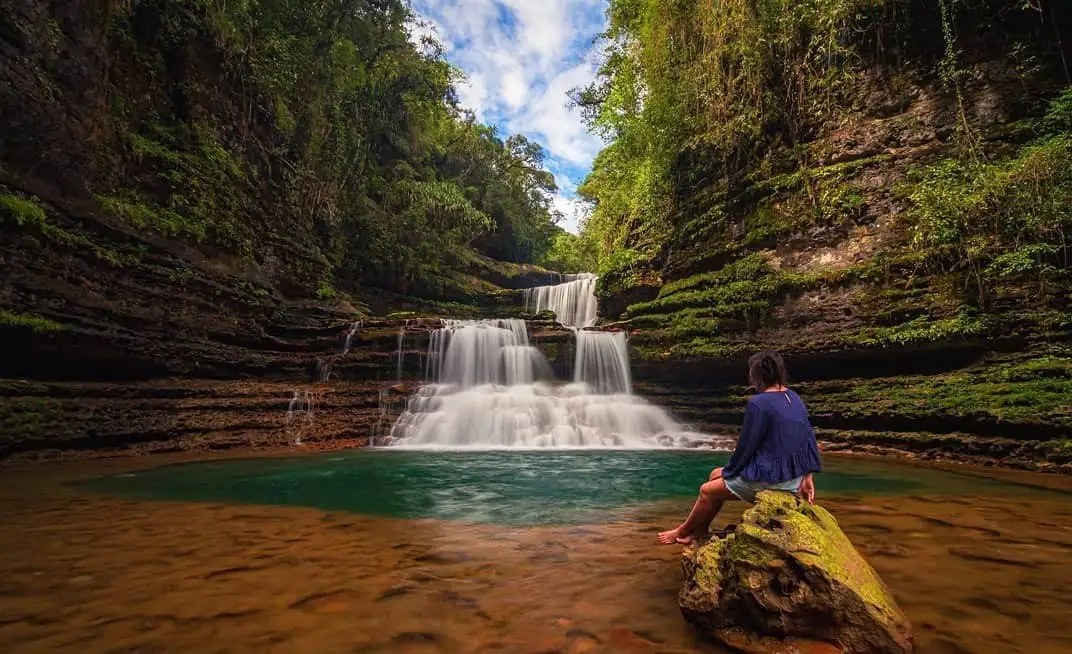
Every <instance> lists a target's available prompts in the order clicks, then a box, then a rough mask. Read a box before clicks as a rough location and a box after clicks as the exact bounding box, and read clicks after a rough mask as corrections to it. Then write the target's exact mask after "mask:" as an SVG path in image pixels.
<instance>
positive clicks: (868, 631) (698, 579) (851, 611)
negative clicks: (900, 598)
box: [679, 491, 912, 653]
mask: <svg viewBox="0 0 1072 654" xmlns="http://www.w3.org/2000/svg"><path fill="white" fill-rule="evenodd" d="M682 559H683V569H684V572H685V584H684V587H683V588H682V590H681V594H680V596H679V604H680V606H681V611H682V613H683V614H684V616H685V619H686V620H688V621H689V622H690V623H692V624H694V625H696V626H697V627H699V628H700V629H701V630H703V631H704V632H705V633H708V634H709V635H712V636H714V637H715V638H718V639H720V640H722V641H723V642H727V644H730V645H731V646H737V645H735V644H734V643H735V642H739V641H740V637H741V633H742V631H743V632H745V633H748V634H754V635H755V636H756V637H757V639H759V640H763V639H770V638H774V639H788V640H793V641H796V640H801V639H802V640H805V641H820V642H825V643H830V644H834V645H837V646H838V647H840V648H841V649H842V650H843V651H847V652H897V653H899V652H909V651H911V649H912V646H911V635H910V627H909V624H908V621H907V619H906V618H905V616H904V614H903V613H902V612H901V610H900V609H899V608H898V606H897V603H896V602H895V601H894V599H893V596H892V594H891V593H890V591H889V589H888V588H886V586H885V584H884V583H883V582H882V580H881V579H880V578H879V576H878V574H877V573H876V572H875V571H874V569H872V568H871V566H870V565H868V563H867V562H866V561H865V560H864V559H863V557H861V556H860V554H859V553H858V552H857V551H856V549H855V548H854V547H853V546H852V543H851V542H850V541H849V539H848V537H847V536H845V534H844V533H843V532H842V531H841V528H840V527H839V526H838V523H837V520H835V519H834V517H833V516H832V515H831V514H830V513H829V512H828V511H826V510H825V509H823V508H822V507H819V506H813V505H810V504H807V503H805V502H802V501H801V500H799V499H798V498H797V497H796V496H795V495H791V494H789V493H784V492H777V491H768V492H764V493H760V494H759V496H758V497H757V500H756V504H755V505H754V506H753V507H752V508H751V509H749V510H748V511H747V512H745V514H744V517H743V519H742V522H741V523H740V524H739V525H737V526H736V527H735V528H734V529H733V530H732V532H729V533H727V534H726V535H724V536H723V537H717V538H713V539H711V540H709V541H707V542H704V543H700V544H697V545H694V546H691V547H689V548H687V549H686V550H685V552H684V553H683V554H682ZM730 634H732V635H733V641H734V642H729V640H727V638H726V637H724V636H728V635H730Z"/></svg>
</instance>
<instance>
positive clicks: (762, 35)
mask: <svg viewBox="0 0 1072 654" xmlns="http://www.w3.org/2000/svg"><path fill="white" fill-rule="evenodd" d="M874 4H875V0H816V1H809V2H795V1H791V0H764V1H763V2H759V3H746V2H736V1H735V2H716V3H702V2H678V1H676V0H653V1H652V2H636V1H635V0H613V1H612V2H611V5H610V9H609V10H608V18H609V29H608V31H607V33H606V34H605V63H604V64H603V66H602V67H601V68H600V71H599V78H598V79H597V81H596V82H595V83H594V84H592V85H591V86H589V87H587V88H585V89H578V90H575V91H574V92H573V95H572V97H573V100H574V102H575V103H576V104H578V105H579V106H580V107H581V108H582V111H583V114H584V116H585V117H586V118H587V119H588V122H589V125H590V126H591V128H592V129H593V130H594V131H596V132H598V133H600V134H602V135H604V136H605V137H608V138H612V139H613V142H612V143H611V144H610V145H609V146H608V147H607V148H606V149H605V150H603V152H602V153H600V155H599V157H597V159H596V162H595V165H594V166H593V170H592V173H591V174H590V175H589V177H588V179H587V180H586V181H585V183H584V184H583V185H582V186H581V188H580V192H581V193H582V194H583V195H584V196H586V197H587V198H589V199H590V200H591V201H592V202H593V203H594V206H595V209H594V211H593V214H592V216H591V218H590V219H589V221H588V223H587V224H586V225H585V229H586V230H589V231H591V232H592V236H593V238H594V240H595V241H596V242H597V243H598V245H599V247H600V254H601V256H608V255H609V254H610V253H611V252H613V251H614V250H615V249H616V248H617V247H621V246H622V245H626V246H629V245H635V244H640V243H644V244H648V245H660V244H662V242H664V241H665V240H666V239H668V238H669V237H670V236H671V234H672V232H673V230H672V228H671V225H672V215H673V213H674V212H675V211H676V210H678V208H677V207H675V202H674V199H673V197H672V196H673V193H674V185H675V184H678V183H687V182H688V180H689V179H690V178H691V177H692V176H694V175H706V174H710V173H709V172H708V171H693V170H680V171H677V170H676V169H675V168H676V165H677V163H676V162H677V160H678V159H679V157H680V155H681V154H682V153H693V152H695V153H700V154H701V156H702V159H703V161H704V163H705V165H706V166H709V167H710V169H713V170H711V172H715V174H716V175H717V174H725V173H730V172H733V171H734V170H740V169H741V168H742V167H743V166H745V165H747V164H749V163H758V162H760V161H762V160H763V157H764V156H765V152H766V151H767V148H769V147H772V146H778V145H788V146H791V147H796V146H797V145H798V144H799V143H801V142H802V141H803V140H804V137H805V136H807V135H808V134H809V132H810V130H811V129H813V128H814V126H816V125H819V124H822V123H823V121H825V120H827V119H829V118H830V117H831V116H832V115H833V114H834V112H835V110H837V109H839V108H840V106H842V104H843V100H844V99H845V98H846V97H847V96H848V95H849V93H850V92H851V90H852V80H853V75H854V68H853V63H854V62H855V60H856V58H855V55H854V53H853V52H852V51H851V49H850V48H849V47H848V46H847V43H848V39H847V38H846V36H847V34H848V33H849V32H850V30H851V29H853V28H855V27H856V26H857V25H856V23H857V21H858V20H859V19H860V15H861V12H862V11H863V10H865V9H869V8H871V7H872V6H873V5H874ZM798 164H799V167H801V168H807V167H808V162H807V160H806V158H804V157H803V156H801V159H800V161H799V162H798ZM674 175H677V176H678V177H677V178H674ZM813 200H815V201H816V202H817V201H818V199H817V198H813ZM846 201H849V200H846ZM837 203H838V201H835V202H834V204H837ZM850 203H851V202H850ZM773 233H774V232H773V231H769V230H768V232H767V233H766V234H761V233H759V232H757V233H755V234H754V235H753V237H752V239H751V240H753V241H754V240H760V239H762V238H765V237H766V236H767V235H772V234H773Z"/></svg>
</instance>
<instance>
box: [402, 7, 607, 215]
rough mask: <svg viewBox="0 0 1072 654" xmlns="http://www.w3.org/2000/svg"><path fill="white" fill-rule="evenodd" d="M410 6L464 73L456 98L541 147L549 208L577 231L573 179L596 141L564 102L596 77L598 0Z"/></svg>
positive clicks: (587, 162) (599, 21)
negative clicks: (551, 190) (550, 192)
mask: <svg viewBox="0 0 1072 654" xmlns="http://www.w3.org/2000/svg"><path fill="white" fill-rule="evenodd" d="M414 8H415V9H416V10H417V11H418V12H419V13H420V14H421V15H423V16H424V17H426V18H428V19H430V22H431V25H432V26H433V27H432V28H431V29H432V31H433V32H434V34H433V35H434V36H436V37H437V38H439V39H440V40H441V41H442V42H443V43H444V46H445V52H446V57H447V59H448V60H450V61H451V63H453V64H454V65H455V66H458V67H459V68H460V69H462V70H463V71H464V72H465V73H466V75H467V77H468V80H467V82H466V83H464V84H461V85H459V88H458V97H459V100H460V102H461V104H462V105H463V106H466V107H468V108H470V109H472V110H473V111H474V112H476V114H477V116H478V117H479V118H480V119H481V120H484V121H486V122H492V123H494V124H495V125H497V126H498V127H499V128H500V131H501V132H502V133H503V134H504V135H505V134H510V133H521V134H525V135H526V136H528V137H529V138H531V139H533V140H535V141H536V142H538V143H539V144H540V145H542V146H543V147H544V149H545V150H546V152H547V164H548V167H549V168H550V169H551V170H553V171H554V172H555V173H556V180H558V183H559V188H560V191H559V193H558V195H557V196H556V198H555V207H556V208H558V209H559V210H561V211H562V212H563V213H565V214H566V215H567V222H566V224H565V225H564V226H565V227H566V228H567V229H570V230H571V231H576V225H577V219H578V217H579V215H581V214H580V213H579V212H578V208H579V207H580V204H579V203H578V202H577V201H576V200H575V192H576V182H577V181H579V178H580V177H583V175H584V172H585V171H586V170H587V169H588V168H589V167H590V165H591V163H592V159H593V158H594V157H595V155H596V154H597V153H598V152H599V150H600V148H601V147H602V143H601V142H600V141H599V139H597V138H596V137H594V136H592V135H591V134H589V133H587V131H585V129H584V125H583V124H582V123H581V120H580V116H579V115H578V113H577V112H576V111H572V110H570V109H569V108H568V107H567V103H568V101H569V99H568V97H567V95H566V93H567V92H568V91H569V90H570V89H572V88H574V87H577V86H584V85H587V84H588V83H589V82H590V81H591V80H592V79H593V78H594V76H595V68H596V67H595V65H594V63H593V61H594V57H593V53H592V48H593V42H594V40H595V38H596V36H597V35H598V34H599V33H600V32H602V31H603V30H604V29H605V19H604V16H603V10H604V8H605V0H416V2H415V7H414ZM571 178H572V179H571Z"/></svg>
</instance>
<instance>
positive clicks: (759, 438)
mask: <svg viewBox="0 0 1072 654" xmlns="http://www.w3.org/2000/svg"><path fill="white" fill-rule="evenodd" d="M766 428H767V417H766V414H764V413H763V410H762V409H760V408H759V406H758V405H757V404H756V403H755V402H749V403H748V408H747V409H745V411H744V424H743V425H742V426H741V436H740V437H739V438H738V439H737V446H736V447H735V448H734V450H733V455H732V456H730V460H729V463H727V464H726V467H724V468H722V477H723V478H724V479H725V478H733V477H737V476H738V475H740V474H741V470H742V469H743V468H744V467H745V466H746V465H748V462H749V461H750V460H751V459H752V456H753V455H754V454H755V453H756V450H758V449H759V444H760V443H761V442H763V435H764V432H765V431H766Z"/></svg>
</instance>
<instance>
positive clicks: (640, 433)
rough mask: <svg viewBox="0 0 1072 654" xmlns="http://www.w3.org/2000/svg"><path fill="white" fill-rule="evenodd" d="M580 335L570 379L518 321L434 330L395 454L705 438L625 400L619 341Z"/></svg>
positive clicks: (395, 436)
mask: <svg viewBox="0 0 1072 654" xmlns="http://www.w3.org/2000/svg"><path fill="white" fill-rule="evenodd" d="M576 334H577V339H578V340H577V358H576V371H575V379H574V382H573V383H570V384H551V383H547V380H550V379H552V378H553V372H552V370H551V367H550V364H548V362H547V359H546V358H545V357H544V356H543V354H542V353H541V352H540V351H539V350H538V349H536V348H534V347H531V346H530V345H529V339H528V333H527V331H526V329H525V323H524V321H521V320H487V321H449V322H446V323H445V324H444V327H443V328H442V329H440V330H438V331H436V332H433V334H432V337H431V341H430V345H429V350H428V365H427V369H426V370H427V372H428V374H429V379H434V380H435V382H436V383H431V384H428V385H426V386H424V387H422V388H421V389H420V390H419V391H418V392H417V394H416V395H415V396H413V397H411V398H410V400H409V402H408V404H407V408H406V411H405V412H404V413H403V414H402V416H401V417H400V418H399V419H398V421H397V422H396V423H395V425H394V427H393V428H392V429H391V436H390V439H389V441H390V442H391V444H393V445H396V446H406V447H437V448H464V447H470V448H481V449H485V448H501V447H517V448H536V447H625V448H653V447H666V446H679V445H685V444H688V443H692V442H695V441H697V440H699V439H700V438H702V436H700V435H697V434H690V433H688V432H686V431H684V430H683V428H682V426H681V425H679V424H678V423H676V422H675V421H674V420H673V419H672V418H671V417H670V416H669V415H667V413H666V412H665V411H663V410H662V409H660V408H659V407H656V406H653V405H651V404H648V403H647V402H646V401H644V399H643V398H640V397H637V396H635V395H632V394H630V390H631V384H630V378H629V358H628V351H627V345H626V341H625V335H624V334H610V333H600V332H582V331H578V332H576Z"/></svg>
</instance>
